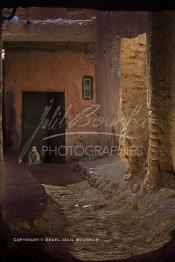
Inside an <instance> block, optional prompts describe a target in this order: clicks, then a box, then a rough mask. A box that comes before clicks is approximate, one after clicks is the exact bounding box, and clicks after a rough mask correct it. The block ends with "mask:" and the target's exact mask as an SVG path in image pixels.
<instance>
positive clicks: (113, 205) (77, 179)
mask: <svg viewBox="0 0 175 262" xmlns="http://www.w3.org/2000/svg"><path fill="white" fill-rule="evenodd" d="M94 164H95V163H94ZM98 165H99V168H100V167H101V170H102V166H104V163H103V165H102V164H101V166H100V164H99V163H98ZM111 166H112V165H111ZM114 168H115V167H114ZM30 171H31V173H32V175H33V176H34V177H35V178H36V179H38V180H39V181H40V183H41V184H43V185H44V188H45V190H46V193H47V196H48V202H47V218H48V221H49V229H50V232H51V234H52V236H54V237H55V238H57V239H59V241H56V242H51V243H50V244H49V245H47V248H46V247H45V251H47V252H48V253H49V254H50V253H51V254H52V256H53V257H55V258H56V259H58V258H59V256H60V251H59V250H60V246H63V247H64V248H63V249H62V252H63V253H64V252H66V254H70V255H71V256H72V257H75V258H76V259H78V260H80V261H84V260H86V261H109V260H110V261H112V260H116V259H117V260H120V259H124V258H129V257H131V256H132V257H133V259H136V258H137V256H138V255H141V254H146V253H149V252H152V251H154V250H156V249H158V248H161V247H162V246H163V245H165V244H166V243H167V242H168V241H169V240H170V237H169V233H170V232H171V231H172V230H173V228H174V222H173V221H174V219H175V215H174V214H175V209H174V197H175V194H174V190H173V189H172V190H171V189H166V188H165V189H164V190H162V191H160V192H158V193H151V194H148V195H147V196H146V197H144V198H143V199H141V197H140V196H139V195H138V196H137V194H134V195H136V196H137V198H138V199H139V200H140V202H139V204H138V206H137V208H135V206H134V205H133V204H132V201H129V199H132V198H131V193H130V194H128V191H127V190H125V191H123V192H122V193H121V194H120V197H119V196H118V197H117V198H114V199H110V200H109V199H105V196H104V194H102V192H99V191H98V190H97V189H95V188H92V187H90V185H89V184H88V181H87V180H86V179H85V176H84V175H82V174H80V173H79V174H78V173H75V172H73V166H72V165H69V164H68V165H54V164H53V165H47V164H46V165H41V166H33V167H32V168H30ZM110 172H111V174H112V171H110ZM139 197H140V198H139ZM136 201H137V199H136ZM155 252H156V251H155ZM173 252H174V251H173ZM158 253H159V252H158ZM170 253H171V252H170ZM150 254H151V256H152V253H150ZM156 254H157V252H156ZM159 255H160V254H159ZM138 259H139V257H138ZM140 259H141V258H140ZM149 259H150V258H149ZM142 260H143V258H142ZM142 260H141V261H142ZM129 261H130V260H129ZM133 261H135V260H133ZM136 261H137V260H136ZM138 261H139V260H138ZM143 261H144V260H143ZM145 261H147V260H145ZM156 261H157V260H156Z"/></svg>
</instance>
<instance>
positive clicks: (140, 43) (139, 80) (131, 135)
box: [119, 34, 148, 174]
mask: <svg viewBox="0 0 175 262" xmlns="http://www.w3.org/2000/svg"><path fill="white" fill-rule="evenodd" d="M120 74H121V78H120V88H121V97H120V110H119V118H120V123H121V137H120V154H121V155H122V156H124V157H127V158H128V160H129V163H130V172H131V173H133V174H134V173H137V174H140V173H142V172H143V170H144V167H145V163H146V156H147V149H148V109H147V89H146V34H142V35H139V36H138V37H136V38H133V39H122V41H121V50H120Z"/></svg>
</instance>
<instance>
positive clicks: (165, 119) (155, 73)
mask: <svg viewBox="0 0 175 262" xmlns="http://www.w3.org/2000/svg"><path fill="white" fill-rule="evenodd" d="M174 17H175V15H174V12H157V13H151V14H150V16H149V27H148V98H149V99H148V102H149V128H150V133H149V150H148V171H147V176H146V179H145V182H144V184H143V190H145V191H149V190H151V189H153V188H154V187H155V186H157V185H159V186H161V185H162V184H165V181H167V180H169V178H170V176H169V175H170V174H172V173H173V162H174V149H173V147H174V132H173V131H174V112H173V111H174V94H173V93H174V84H173V82H174V81H173V78H174V60H173V58H174V54H173V53H174V52H172V50H173V49H174V45H175V37H174Z"/></svg>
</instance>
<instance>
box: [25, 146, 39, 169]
mask: <svg viewBox="0 0 175 262" xmlns="http://www.w3.org/2000/svg"><path fill="white" fill-rule="evenodd" d="M40 163H41V161H40V155H39V153H38V151H37V149H36V146H32V148H31V151H30V153H29V154H28V164H29V165H38V164H40Z"/></svg>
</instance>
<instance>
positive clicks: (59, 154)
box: [21, 91, 65, 163]
mask: <svg viewBox="0 0 175 262" xmlns="http://www.w3.org/2000/svg"><path fill="white" fill-rule="evenodd" d="M64 114H65V96H64V92H28V91H27V92H26V91H25V92H22V143H21V150H22V149H23V148H24V147H25V145H26V143H28V142H29V141H30V143H29V146H28V147H27V150H26V153H25V155H24V158H23V160H24V161H25V162H26V161H27V155H28V153H29V151H30V149H31V146H33V145H35V146H36V147H37V151H38V152H39V154H40V157H41V160H42V162H44V163H64V162H65V154H64V150H65V119H64Z"/></svg>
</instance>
